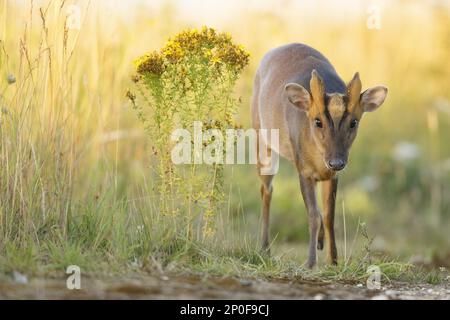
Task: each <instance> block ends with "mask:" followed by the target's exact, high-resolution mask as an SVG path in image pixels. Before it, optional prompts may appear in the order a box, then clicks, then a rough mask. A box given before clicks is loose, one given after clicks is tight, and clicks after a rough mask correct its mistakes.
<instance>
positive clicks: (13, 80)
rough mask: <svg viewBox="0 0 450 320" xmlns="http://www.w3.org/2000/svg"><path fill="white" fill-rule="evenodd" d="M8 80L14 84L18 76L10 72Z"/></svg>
mask: <svg viewBox="0 0 450 320" xmlns="http://www.w3.org/2000/svg"><path fill="white" fill-rule="evenodd" d="M6 79H7V81H8V84H14V83H16V77H15V76H14V75H13V74H9V75H8V77H7V78H6Z"/></svg>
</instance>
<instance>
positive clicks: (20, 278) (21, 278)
mask: <svg viewBox="0 0 450 320" xmlns="http://www.w3.org/2000/svg"><path fill="white" fill-rule="evenodd" d="M13 279H14V281H15V282H17V283H20V284H27V283H28V277H27V276H26V275H24V274H21V273H20V272H17V271H14V272H13Z"/></svg>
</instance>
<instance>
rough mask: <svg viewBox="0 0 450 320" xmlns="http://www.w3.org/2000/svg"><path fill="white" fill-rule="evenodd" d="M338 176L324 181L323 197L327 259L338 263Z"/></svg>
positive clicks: (329, 261)
mask: <svg viewBox="0 0 450 320" xmlns="http://www.w3.org/2000/svg"><path fill="white" fill-rule="evenodd" d="M337 187H338V178H334V179H331V180H328V181H324V182H322V198H323V210H324V218H323V224H324V230H325V242H326V252H327V260H328V263H330V264H334V265H336V264H337V249H336V239H335V236H334V212H335V207H336V193H337Z"/></svg>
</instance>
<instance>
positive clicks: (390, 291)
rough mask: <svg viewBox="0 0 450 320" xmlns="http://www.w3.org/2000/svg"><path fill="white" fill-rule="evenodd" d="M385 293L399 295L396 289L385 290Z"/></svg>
mask: <svg viewBox="0 0 450 320" xmlns="http://www.w3.org/2000/svg"><path fill="white" fill-rule="evenodd" d="M384 294H385V295H387V296H396V295H398V292H397V291H394V290H386V291H385V292H384Z"/></svg>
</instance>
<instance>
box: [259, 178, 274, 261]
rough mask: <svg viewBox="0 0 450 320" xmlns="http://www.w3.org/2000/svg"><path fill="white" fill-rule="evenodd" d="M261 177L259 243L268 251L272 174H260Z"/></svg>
mask: <svg viewBox="0 0 450 320" xmlns="http://www.w3.org/2000/svg"><path fill="white" fill-rule="evenodd" d="M260 177H261V181H262V184H261V199H262V212H261V215H262V232H261V244H262V249H263V250H264V251H266V252H268V251H269V241H270V240H269V223H270V204H271V201H272V193H273V188H272V180H273V178H274V176H260Z"/></svg>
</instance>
